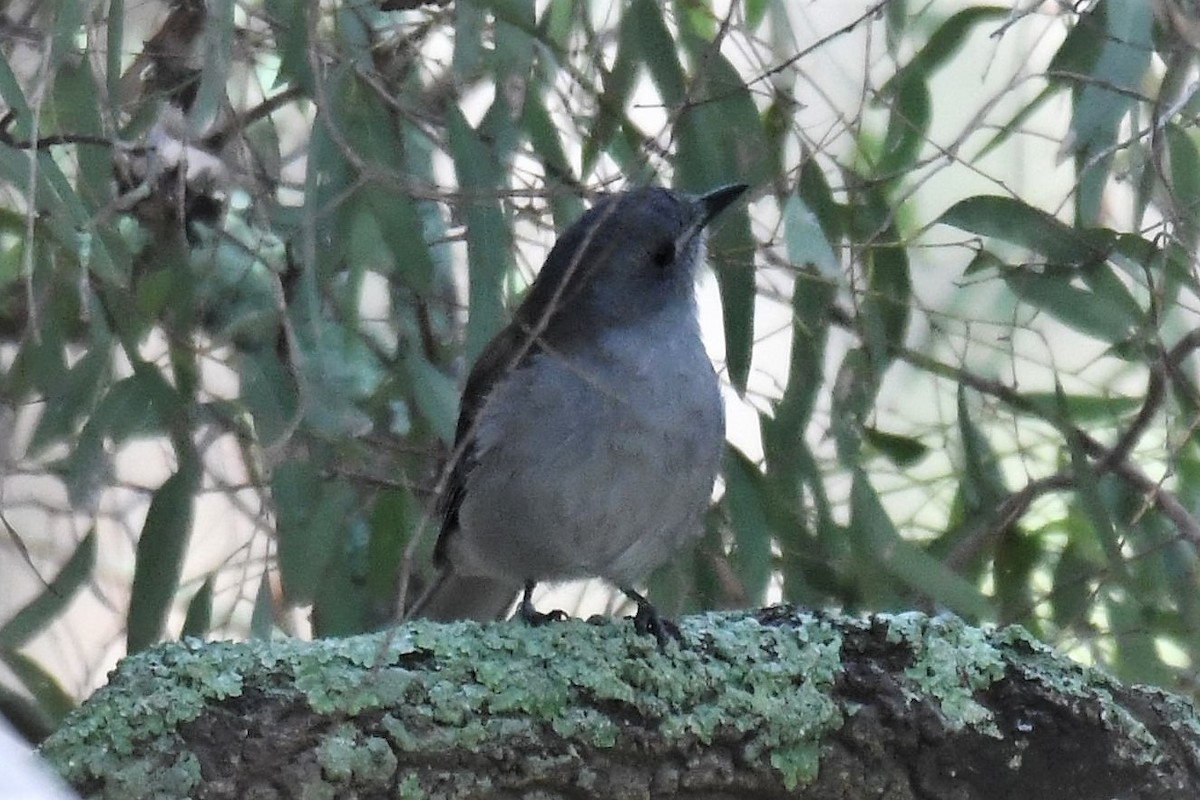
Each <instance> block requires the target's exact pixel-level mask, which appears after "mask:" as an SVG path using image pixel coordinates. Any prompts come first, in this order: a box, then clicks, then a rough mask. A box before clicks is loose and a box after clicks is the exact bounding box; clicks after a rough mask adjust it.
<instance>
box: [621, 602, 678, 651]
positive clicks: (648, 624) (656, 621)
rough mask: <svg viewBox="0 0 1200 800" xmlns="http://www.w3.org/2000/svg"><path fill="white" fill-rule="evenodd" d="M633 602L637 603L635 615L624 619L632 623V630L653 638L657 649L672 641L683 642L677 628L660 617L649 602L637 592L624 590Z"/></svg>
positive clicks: (669, 621)
mask: <svg viewBox="0 0 1200 800" xmlns="http://www.w3.org/2000/svg"><path fill="white" fill-rule="evenodd" d="M625 594H626V596H628V597H629V598H630V599H631V600H633V602H635V603H637V613H636V614H634V615H633V616H632V617H626V619H629V620H632V621H633V629H634V630H635V631H637V632H638V633H639V634H640V635H642V636H646V635H647V634H649V635H650V636H653V637H654V639H655V641H657V642H658V649H659V650H663V649H665V648H666V646H667V642H668V641H670V640H671V639H674V640H675V641H677V642H680V643H682V642H683V634H682V633H680V632H679V626H678V625H676V624H675V623H674V622H672V621H671V620H669V619H667V618H666V617H663V616H660V615H659V613H658V610H657V609H656V608H655V607H654V606H653V605H651V604H650V601H649V600H647V599H646V598H644V597H642V596H641V595H640V594H638V593H637V592H632V591H629V590H625Z"/></svg>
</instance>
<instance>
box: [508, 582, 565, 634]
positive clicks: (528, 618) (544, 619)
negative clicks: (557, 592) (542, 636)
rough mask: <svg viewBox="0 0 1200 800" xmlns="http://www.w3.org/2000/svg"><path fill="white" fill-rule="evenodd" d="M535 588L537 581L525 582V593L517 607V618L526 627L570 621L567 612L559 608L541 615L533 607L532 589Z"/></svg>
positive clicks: (522, 594)
mask: <svg viewBox="0 0 1200 800" xmlns="http://www.w3.org/2000/svg"><path fill="white" fill-rule="evenodd" d="M535 586H537V581H525V591H524V592H522V593H521V605H519V606H517V616H519V617H520V618H521V621H522V622H524V623H525V624H526V625H534V626H537V625H545V624H546V623H549V622H562V621H563V620H566V619H570V617H568V616H567V612H565V611H563V610H562V609H560V608H556V609H554V610H553V611H549V612H546V613H545V614H543V613H542V612H541V611H538V610H537V609H536V608H534V607H533V587H535Z"/></svg>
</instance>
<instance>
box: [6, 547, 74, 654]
mask: <svg viewBox="0 0 1200 800" xmlns="http://www.w3.org/2000/svg"><path fill="white" fill-rule="evenodd" d="M95 568H96V531H95V530H94V529H93V530H91V531H88V534H87V536H85V537H84V538H83V541H82V542H80V543H79V546H78V547H76V548H75V552H74V553H72V554H71V557H70V558H69V559H68V560H67V563H66V564H64V565H63V567H62V569H60V570H59V571H58V574H57V575H55V576H54V580H52V581H51V582H50V583H49V585H47V586H46V587H45V589H43V590H42V592H41V594H39V595H38V596H37V597H35V598H34V599H33V600H31V601H29V602H28V603H26V604H25V605H24V606H23V607H22V608H21V609H20V610H19V611H17V613H16V614H14V615H13V616H12V618H10V619H9V620H8V622H6V623H4V627H2V628H0V648H9V649H16V648H18V647H20V646H21V645H23V644H25V642H27V641H29V639H31V638H32V637H34V636H36V635H37V634H39V633H41V632H42V631H44V630H45V629H46V627H47V626H48V625H49V624H50V623H51V622H53V620H54V619H55V618H56V617H57V616H58V615H59V614H61V613H62V611H63V609H64V608H66V607H67V605H68V604H69V603H70V602H71V600H72V599H74V597H75V593H76V592H77V591H79V587H80V586H82V585H83V584H84V583H86V582H87V581H88V579H90V578H91V577H92V574H93V572H94V571H95Z"/></svg>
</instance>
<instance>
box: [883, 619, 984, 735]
mask: <svg viewBox="0 0 1200 800" xmlns="http://www.w3.org/2000/svg"><path fill="white" fill-rule="evenodd" d="M878 619H880V620H881V621H882V622H883V623H884V624H886V625H887V638H888V641H889V642H894V643H899V642H904V643H906V644H908V645H909V647H911V648H912V654H913V658H912V663H911V664H910V665H909V666H908V667H907V668H906V669H905V670H904V676H905V677H906V678H908V679H909V680H910V681H911V682H912V685H913V686H914V687H916V689H917V690H918V691H919V693H920V694H921V695H924V696H928V697H933V698H936V700H937V702H938V706H939V708H940V710H941V712H942V715H943V716H944V718H945V721H946V725H947V727H949V728H950V729H951V730H963V729H964V728H972V729H974V730H977V731H979V732H981V733H985V734H988V735H989V736H994V737H997V738H999V736H1000V731H999V729H998V728H997V727H996V724H995V721H994V720H993V718H992V712H991V711H990V710H988V709H987V708H986V707H984V706H983V705H982V704H980V703H979V702H977V701H976V700H975V693H976V692H979V691H980V690H982V689H986V688H987V687H988V686H991V685H992V684H993V683H995V682H996V681H998V680H1000V679H1001V678H1003V677H1004V673H1005V665H1006V662H1005V659H1004V654H1003V653H1002V652H1001V650H1000V649H999V648H998V647H997V646H996V644H995V643H994V642H993V641H992V640H991V639H990V638H989V636H988V635H987V634H986V633H985V632H984V631H983V630H981V629H979V628H975V627H972V626H970V625H967V624H966V623H965V622H963V621H962V620H961V619H959V618H958V617H953V616H949V615H942V616H937V617H929V616H926V615H924V614H918V613H907V614H891V615H881V616H880V617H879V618H878Z"/></svg>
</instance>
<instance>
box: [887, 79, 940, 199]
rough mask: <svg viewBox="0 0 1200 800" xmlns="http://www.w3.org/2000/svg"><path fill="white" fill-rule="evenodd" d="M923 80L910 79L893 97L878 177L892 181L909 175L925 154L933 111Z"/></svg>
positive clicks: (901, 85)
mask: <svg viewBox="0 0 1200 800" xmlns="http://www.w3.org/2000/svg"><path fill="white" fill-rule="evenodd" d="M923 77H924V76H921V77H920V78H918V77H917V76H916V75H909V76H907V77H906V79H905V80H904V81H903V82H901V83H900V84H899V85H898V87H897V89H896V93H895V96H894V97H892V98H891V101H890V105H891V112H890V113H889V114H888V127H887V133H886V134H885V135H884V137H883V152H882V154H881V157H880V159H879V163H878V164H877V165H876V167H875V169H874V173H875V174H876V175H880V176H882V177H884V178H888V177H892V176H894V175H898V174H903V173H906V172H907V171H908V170H910V169H912V167H913V166H914V165H915V164H916V161H917V158H918V157H919V156H920V155H921V148H922V147H923V146H924V144H925V140H926V137H927V135H928V132H929V118H930V113H931V110H932V109H931V102H930V98H929V87H928V86H927V85H926V84H925V81H924V80H923Z"/></svg>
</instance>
